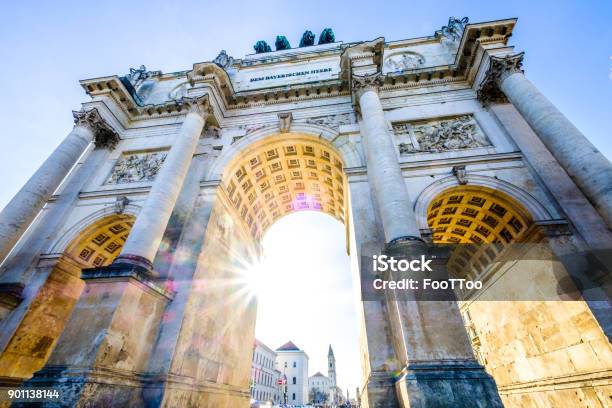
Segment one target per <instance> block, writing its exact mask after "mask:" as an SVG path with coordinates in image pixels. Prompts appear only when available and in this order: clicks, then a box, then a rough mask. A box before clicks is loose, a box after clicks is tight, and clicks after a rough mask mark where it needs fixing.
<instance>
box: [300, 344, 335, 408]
mask: <svg viewBox="0 0 612 408" xmlns="http://www.w3.org/2000/svg"><path fill="white" fill-rule="evenodd" d="M308 390H309V396H310V402H312V403H314V404H323V403H326V404H328V405H330V406H335V405H337V404H339V403H341V402H342V400H343V398H342V390H341V389H340V388H339V387H338V382H337V378H336V357H335V356H334V350H333V349H332V346H331V344H330V345H329V351H328V352H327V376H325V375H323V374H321V373H320V372H317V373H316V374H315V375H313V376H311V377H309V378H308Z"/></svg>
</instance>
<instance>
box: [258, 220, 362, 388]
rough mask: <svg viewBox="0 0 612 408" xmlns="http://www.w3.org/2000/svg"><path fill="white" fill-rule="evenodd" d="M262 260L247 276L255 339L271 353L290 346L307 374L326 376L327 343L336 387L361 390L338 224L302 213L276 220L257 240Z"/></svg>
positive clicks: (347, 267) (353, 305)
mask: <svg viewBox="0 0 612 408" xmlns="http://www.w3.org/2000/svg"><path fill="white" fill-rule="evenodd" d="M263 245H264V260H263V262H262V264H261V265H260V267H259V268H258V271H257V272H256V273H254V274H253V275H252V276H251V277H252V279H253V280H252V281H251V282H252V284H253V286H255V290H256V293H257V295H258V308H257V326H256V329H255V330H256V337H257V338H258V339H259V340H261V341H263V342H264V343H265V344H266V345H268V346H269V347H271V348H272V349H276V348H278V347H279V346H281V345H283V344H285V343H286V342H287V341H289V340H291V341H293V342H294V343H295V344H296V345H297V346H298V347H299V348H301V349H302V350H304V351H305V352H306V353H307V354H308V357H309V358H310V359H309V373H310V375H313V374H315V373H316V372H317V371H320V372H322V373H323V374H325V375H327V351H328V347H329V345H330V344H331V345H332V347H333V349H334V355H335V357H336V366H337V378H338V385H339V386H341V387H342V390H343V392H346V389H347V388H348V389H349V390H350V393H351V395H354V391H355V387H357V386H358V385H361V368H360V360H359V338H358V335H359V331H358V329H359V326H358V323H357V309H356V306H357V304H356V293H355V292H354V291H353V279H352V275H351V270H350V261H349V257H348V255H347V253H346V232H345V229H344V225H343V224H341V223H340V222H338V221H337V220H336V219H334V218H333V217H331V216H330V215H327V214H324V213H320V212H312V211H304V212H297V213H295V214H290V215H288V216H286V217H283V218H281V219H280V220H278V221H277V222H276V223H274V225H272V227H270V229H269V230H268V232H267V233H266V235H265V236H264V240H263Z"/></svg>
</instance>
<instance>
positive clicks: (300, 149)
mask: <svg viewBox="0 0 612 408" xmlns="http://www.w3.org/2000/svg"><path fill="white" fill-rule="evenodd" d="M223 187H224V189H225V192H226V193H227V196H228V198H229V200H230V201H231V203H232V205H233V206H234V208H235V209H236V210H237V211H238V213H239V214H240V217H241V219H242V220H243V221H244V222H245V223H246V224H247V226H248V228H249V229H250V231H251V234H252V235H253V236H254V237H256V238H258V239H259V238H261V237H262V235H263V234H264V233H265V231H266V230H267V229H268V228H269V227H270V226H271V225H272V224H273V223H274V222H275V221H276V220H278V219H280V218H281V217H283V216H284V215H287V214H289V213H292V212H294V211H303V210H318V211H322V212H324V213H326V214H329V215H331V216H332V217H334V218H336V219H337V220H339V221H340V222H343V223H344V220H345V218H346V214H345V212H346V199H347V192H346V180H345V176H344V171H343V165H342V160H341V158H340V156H339V155H338V154H337V153H336V151H335V148H334V147H333V146H332V145H330V144H329V143H327V142H325V141H322V140H320V139H316V138H314V137H312V136H308V135H300V134H293V133H288V134H283V135H282V137H280V136H270V137H269V138H266V139H264V140H262V141H260V142H258V143H255V144H253V145H251V146H249V148H248V150H246V151H244V152H241V153H240V157H238V158H236V159H235V160H234V162H233V163H231V164H230V165H228V167H227V172H226V173H225V177H224V180H223Z"/></svg>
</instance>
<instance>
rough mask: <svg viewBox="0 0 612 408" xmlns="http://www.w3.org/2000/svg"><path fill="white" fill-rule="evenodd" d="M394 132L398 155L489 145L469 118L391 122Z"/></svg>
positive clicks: (471, 118)
mask: <svg viewBox="0 0 612 408" xmlns="http://www.w3.org/2000/svg"><path fill="white" fill-rule="evenodd" d="M393 132H394V133H395V135H396V137H397V139H398V147H399V151H400V154H401V155H403V154H410V153H420V152H431V153H436V152H442V151H448V150H459V149H469V148H475V147H484V146H490V145H491V143H490V142H489V140H488V139H487V137H486V136H485V134H484V133H483V131H482V129H481V128H480V126H478V123H477V122H476V120H475V119H474V116H472V115H462V116H455V117H450V118H441V119H434V120H427V121H416V122H403V123H394V124H393Z"/></svg>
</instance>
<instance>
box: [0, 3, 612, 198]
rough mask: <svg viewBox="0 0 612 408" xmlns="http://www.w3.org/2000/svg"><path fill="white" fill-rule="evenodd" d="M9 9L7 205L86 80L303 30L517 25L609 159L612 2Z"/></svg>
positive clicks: (345, 36)
mask: <svg viewBox="0 0 612 408" xmlns="http://www.w3.org/2000/svg"><path fill="white" fill-rule="evenodd" d="M2 11H3V15H4V19H3V21H2V24H0V61H2V63H1V64H0V89H1V92H2V98H0V123H1V127H0V152H2V160H0V174H3V175H4V176H5V177H4V180H3V183H2V187H1V188H0V208H2V207H4V205H5V204H6V203H7V202H8V200H10V198H11V197H12V196H13V195H14V194H15V193H16V192H17V190H18V189H19V188H20V187H21V185H23V183H24V182H25V181H26V180H27V179H28V178H29V177H30V175H31V174H32V173H33V172H34V171H35V170H36V168H37V167H38V166H39V165H40V164H41V163H42V161H43V160H44V159H45V158H46V157H47V155H48V154H49V153H50V151H51V149H53V148H54V147H55V146H57V145H58V144H59V142H60V141H61V140H62V139H63V138H64V137H65V135H66V134H67V133H68V132H69V131H70V129H71V127H72V115H71V113H70V111H71V110H72V109H78V108H79V104H80V103H81V102H82V101H84V100H85V99H86V95H85V94H84V92H83V90H82V89H81V87H80V86H79V84H78V80H79V79H84V78H92V77H97V76H104V75H111V74H125V73H126V72H127V71H128V70H129V68H130V67H136V66H139V65H140V64H145V65H146V66H147V67H148V68H149V69H154V70H157V69H161V70H162V71H164V72H171V71H178V70H185V69H188V68H190V67H191V66H192V64H193V63H194V62H198V61H204V60H211V59H213V58H214V57H215V56H216V55H217V54H218V52H219V50H221V49H225V50H227V52H228V53H229V54H230V55H233V56H234V57H241V56H242V55H244V54H247V53H251V52H252V46H253V44H254V43H255V42H256V41H257V40H260V39H264V40H267V41H268V43H270V44H272V43H273V42H274V38H275V36H276V35H277V34H283V35H286V36H287V38H288V39H289V41H290V43H291V44H292V45H297V44H298V42H299V39H300V37H301V35H302V33H303V32H304V30H306V29H310V30H312V31H313V32H315V33H317V34H318V33H320V32H321V30H322V29H323V28H324V27H332V28H333V29H334V31H335V33H336V38H337V39H338V40H342V41H361V40H368V39H372V38H375V37H378V36H384V37H385V38H386V39H387V40H398V39H403V38H411V37H418V36H425V35H430V34H432V33H433V32H434V31H435V30H436V29H438V28H440V26H442V25H443V24H445V23H446V22H447V20H448V17H449V16H451V15H452V16H458V17H462V16H469V18H470V21H473V22H477V21H486V20H494V19H502V18H508V17H518V18H519V21H518V25H517V28H516V30H515V32H514V36H513V38H512V39H511V43H512V44H515V45H516V46H517V48H518V49H519V50H525V51H526V52H527V55H526V60H525V70H526V74H527V76H528V77H529V78H530V79H531V81H532V82H534V83H535V84H536V86H538V87H539V88H540V89H541V90H542V91H543V92H544V93H545V94H546V95H547V96H548V97H549V98H550V99H551V100H552V101H553V102H554V103H555V104H556V105H557V107H559V109H561V111H562V112H564V113H565V114H566V115H567V116H568V117H569V118H570V120H572V121H573V122H574V123H575V124H576V126H578V128H579V129H581V130H582V131H583V132H584V133H585V135H587V137H589V138H590V139H591V140H592V142H593V143H594V144H595V145H596V146H597V147H598V148H599V149H601V150H602V151H603V152H604V153H605V154H606V155H607V156H608V157H612V141H611V140H610V129H611V128H612V80H611V79H610V70H611V67H612V60H610V57H611V56H612V24H610V22H611V21H612V2H610V1H559V0H557V1H533V0H531V1H506V2H498V1H482V2H466V1H456V0H455V1H447V0H436V1H435V2H409V1H372V0H370V1H350V2H342V1H319V0H309V1H288V0H283V1H269V2H262V1H257V2H230V1H223V2H220V1H214V2H209V1H192V2H176V1H155V0H149V1H146V2H140V1H104V2H91V1H88V2H84V1H74V2H62V1H54V2H28V1H19V2H17V1H12V2H6V3H4V4H3V8H2ZM8 175H10V177H7V176H8Z"/></svg>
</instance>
